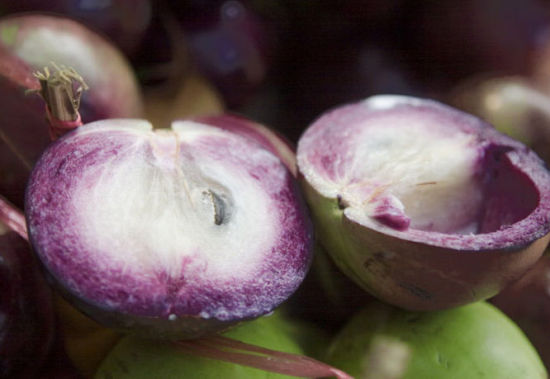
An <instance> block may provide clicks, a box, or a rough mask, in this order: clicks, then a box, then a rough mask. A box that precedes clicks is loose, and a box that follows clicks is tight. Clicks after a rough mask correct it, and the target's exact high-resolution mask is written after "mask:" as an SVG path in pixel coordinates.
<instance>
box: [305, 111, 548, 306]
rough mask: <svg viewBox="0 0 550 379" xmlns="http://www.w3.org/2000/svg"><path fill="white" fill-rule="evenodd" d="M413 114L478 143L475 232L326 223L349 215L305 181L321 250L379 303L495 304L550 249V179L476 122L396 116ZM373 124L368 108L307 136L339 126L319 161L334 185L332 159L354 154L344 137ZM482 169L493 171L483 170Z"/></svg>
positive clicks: (529, 157)
mask: <svg viewBox="0 0 550 379" xmlns="http://www.w3.org/2000/svg"><path fill="white" fill-rule="evenodd" d="M411 111H414V112H418V113H417V114H419V115H421V114H425V116H426V117H433V118H435V119H436V120H439V122H438V124H440V125H446V124H449V123H450V124H451V125H453V127H456V128H459V129H461V130H463V131H465V132H468V133H471V134H473V135H477V136H478V144H479V148H478V154H479V158H478V163H477V164H476V166H477V167H476V168H475V169H476V171H478V172H479V175H478V180H479V183H480V186H481V187H482V188H483V191H484V196H485V199H486V200H485V201H484V206H483V209H482V210H481V213H482V215H481V216H480V218H479V228H478V230H477V233H476V234H449V233H440V232H434V231H423V230H417V229H408V230H406V231H404V232H403V231H401V230H400V229H402V228H400V227H397V228H393V229H392V228H391V225H389V226H390V230H393V231H392V232H390V233H388V232H386V231H381V230H376V229H371V228H368V227H365V226H363V225H361V224H359V223H356V222H354V221H353V220H350V219H348V218H347V217H345V216H343V215H341V216H339V217H338V218H335V219H334V220H331V221H326V220H325V221H323V218H325V217H326V213H323V212H332V213H331V214H341V212H342V211H341V210H340V211H338V210H337V209H338V206H337V204H336V201H335V200H332V199H327V198H324V197H322V195H319V194H317V193H316V192H315V190H314V189H313V188H312V187H311V186H310V185H309V184H308V183H306V182H305V180H303V181H302V183H303V187H304V190H305V192H306V194H307V196H306V198H308V202H309V203H310V207H311V209H312V213H313V215H314V217H315V218H316V219H317V221H318V224H319V230H320V233H319V235H320V238H321V241H322V243H323V244H324V245H325V247H326V249H327V251H328V252H329V253H330V254H331V256H332V257H333V259H334V260H335V262H336V263H337V265H338V266H339V267H340V269H342V270H343V271H344V272H345V273H347V274H348V275H349V276H350V277H351V278H352V279H353V280H354V281H356V282H357V283H358V284H360V285H361V286H362V287H363V288H365V289H366V290H368V291H369V292H371V293H372V294H373V295H375V296H377V297H379V298H380V299H382V300H384V301H386V302H389V303H392V304H394V305H397V306H400V307H403V308H406V309H411V310H436V309H443V308H449V307H453V306H458V305H461V304H466V303H469V302H473V301H478V300H482V299H487V298H489V297H491V296H494V295H495V294H496V293H498V292H499V291H500V290H501V289H502V288H503V287H505V286H506V285H507V284H508V283H510V282H511V281H513V280H515V279H517V278H519V277H520V276H521V275H522V274H523V273H524V272H525V271H526V270H528V269H529V267H531V266H532V265H533V264H534V263H535V262H536V260H537V259H538V258H539V257H540V256H541V255H542V253H543V251H544V249H545V247H546V245H547V244H548V241H549V239H550V235H549V234H548V232H549V230H550V177H549V174H548V172H547V170H546V169H545V167H544V164H543V162H542V161H541V160H540V158H538V157H537V156H536V155H535V153H533V152H532V151H531V150H529V149H528V148H527V147H525V146H524V145H522V144H521V143H519V142H517V141H514V140H512V139H510V138H509V137H506V136H504V135H502V134H500V133H498V132H497V131H496V130H495V129H494V128H492V127H491V126H490V125H488V124H486V123H484V122H482V121H481V120H479V119H477V118H475V117H473V116H470V115H467V114H465V113H463V112H460V111H457V110H455V109H453V108H450V107H447V106H444V105H442V104H439V103H436V102H433V101H428V100H422V102H421V103H419V104H402V105H400V106H398V107H396V108H393V109H391V110H389V112H393V113H394V114H395V115H398V116H399V117H404V118H407V117H409V118H410V117H411V113H410V112H411ZM372 117H377V116H376V112H373V110H372V109H370V108H369V107H368V105H366V104H363V103H357V104H352V105H346V106H343V107H340V108H338V109H335V110H333V111H331V112H328V113H327V114H325V115H323V116H322V117H321V118H319V119H318V120H317V121H316V122H315V123H314V124H313V125H312V126H311V127H310V130H309V131H307V132H306V134H305V135H306V136H307V135H308V133H309V134H313V133H318V132H320V130H321V127H322V125H325V124H326V123H332V124H334V125H335V126H337V127H335V128H334V129H332V132H328V133H325V135H324V140H321V139H319V140H315V141H316V142H315V143H314V145H315V147H314V149H315V150H314V152H311V155H312V158H311V159H313V160H314V161H315V162H316V165H318V167H320V168H322V169H323V170H325V171H326V172H327V173H326V175H328V176H329V177H331V175H336V171H335V170H336V169H337V167H336V166H334V165H332V164H331V162H332V159H333V158H332V157H334V156H335V155H336V154H337V153H338V152H339V151H345V149H346V146H347V145H346V139H345V138H344V137H343V133H341V131H342V130H347V131H348V132H353V129H352V128H351V127H350V125H353V124H354V123H361V122H365V121H366V120H368V119H370V118H372ZM449 132H451V131H450V130H449ZM312 149H313V147H312ZM298 157H300V143H299V146H298ZM482 167H483V168H485V169H484V170H480V169H481V168H482ZM320 204H322V205H321V206H319V205H320ZM323 207H324V208H323ZM328 209H330V210H328ZM331 217H332V216H331ZM334 217H336V216H334ZM453 217H454V216H453ZM336 223H338V224H339V226H336ZM399 225H402V224H398V226H399ZM333 228H337V229H339V230H340V229H341V230H340V233H339V234H337V233H335V232H331V229H333ZM330 234H332V236H330V237H328V236H329V235H330ZM335 241H336V242H335ZM346 255H347V256H346Z"/></svg>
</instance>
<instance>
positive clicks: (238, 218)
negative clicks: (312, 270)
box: [26, 119, 312, 338]
mask: <svg viewBox="0 0 550 379" xmlns="http://www.w3.org/2000/svg"><path fill="white" fill-rule="evenodd" d="M26 213H27V223H28V228H29V235H30V239H31V242H32V244H33V246H34V249H35V251H36V253H37V254H38V256H39V257H40V259H41V261H42V262H43V264H44V265H45V267H46V269H47V271H48V272H49V274H50V276H51V279H52V280H53V282H54V283H56V284H57V286H58V287H59V288H60V289H61V291H62V292H63V293H64V294H65V296H66V297H67V298H69V299H70V300H71V301H72V302H73V303H74V304H75V305H76V306H77V307H78V308H80V309H81V310H82V311H83V312H84V313H86V314H88V315H89V316H91V317H92V318H95V319H96V320H97V321H99V322H101V323H103V324H104V325H107V326H111V327H115V328H118V329H122V330H126V331H133V332H138V333H140V334H142V335H147V336H154V337H156V338H159V337H160V338H191V337H197V336H200V335H203V334H206V333H209V332H214V331H219V330H222V329H225V328H227V327H228V326H230V325H232V324H234V323H235V322H237V321H240V320H245V319H252V318H255V317H257V316H260V315H262V314H266V313H269V312H271V311H272V310H273V309H274V308H275V307H276V306H278V305H279V304H280V303H281V302H283V301H284V300H285V299H286V298H288V297H289V296H290V295H291V294H292V293H293V292H294V290H295V289H296V288H297V287H298V285H299V284H300V283H301V281H302V280H303V278H304V276H305V274H306V271H307V269H308V267H309V263H310V259H311V257H310V255H311V235H312V230H311V226H310V222H309V219H308V216H307V213H306V211H305V206H304V204H303V202H302V201H301V197H300V194H299V191H298V187H297V185H296V183H295V180H294V177H293V176H292V174H291V173H290V172H289V171H288V169H287V168H286V166H285V165H284V164H283V163H281V161H280V160H279V158H277V156H275V155H274V154H273V153H271V152H270V151H268V150H267V149H265V148H264V147H263V146H262V145H260V144H258V143H256V142H255V141H253V140H252V139H248V138H245V137H243V136H241V135H237V134H234V133H230V132H228V131H226V130H222V129H221V128H217V127H214V126H212V125H206V124H202V123H197V122H192V121H178V122H174V123H173V125H172V129H170V130H168V129H157V130H153V129H152V126H151V124H149V123H148V122H146V121H142V120H122V119H119V120H116V119H115V120H107V121H98V122H95V123H91V124H87V125H84V126H82V127H80V128H78V129H77V130H75V131H74V132H72V133H69V134H67V135H66V136H64V137H62V138H60V139H59V140H58V141H56V142H55V143H54V144H52V145H51V146H50V147H49V148H48V149H47V150H46V152H45V153H44V154H43V156H42V157H41V159H40V160H39V162H38V163H37V165H36V167H35V169H34V171H33V173H32V175H31V179H30V182H29V186H28V188H27V196H26Z"/></svg>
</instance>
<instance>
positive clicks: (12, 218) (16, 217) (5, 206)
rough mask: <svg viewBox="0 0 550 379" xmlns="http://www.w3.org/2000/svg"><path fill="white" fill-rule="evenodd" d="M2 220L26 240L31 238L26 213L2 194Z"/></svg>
mask: <svg viewBox="0 0 550 379" xmlns="http://www.w3.org/2000/svg"><path fill="white" fill-rule="evenodd" d="M0 222H2V223H4V224H6V226H7V227H8V228H10V229H11V230H12V231H14V232H16V233H17V234H19V235H20V236H21V237H23V238H24V239H25V240H27V241H28V240H29V236H28V234H27V224H26V222H25V215H24V214H23V212H21V211H20V210H19V209H18V208H17V207H16V206H15V205H13V204H11V203H10V202H9V201H8V200H6V198H4V196H2V195H0Z"/></svg>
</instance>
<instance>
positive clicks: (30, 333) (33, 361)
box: [0, 232, 54, 378]
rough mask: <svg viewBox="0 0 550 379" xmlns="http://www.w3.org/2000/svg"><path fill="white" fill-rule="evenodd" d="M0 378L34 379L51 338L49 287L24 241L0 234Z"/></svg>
mask: <svg viewBox="0 0 550 379" xmlns="http://www.w3.org/2000/svg"><path fill="white" fill-rule="evenodd" d="M0 288H2V291H1V293H0V377H2V378H29V377H34V375H36V374H37V373H38V371H39V370H40V368H41V365H42V364H43V363H44V360H45V358H46V355H47V354H48V352H49V350H50V348H51V345H52V341H53V335H54V314H53V307H52V301H51V293H50V290H49V287H48V285H47V283H46V281H45V280H44V278H43V277H42V273H41V272H40V271H39V269H38V265H37V262H36V260H35V259H34V257H33V256H32V254H31V251H30V247H29V245H28V243H27V242H26V241H24V240H23V239H22V238H21V237H19V236H18V235H17V234H15V233H14V232H7V233H5V234H0Z"/></svg>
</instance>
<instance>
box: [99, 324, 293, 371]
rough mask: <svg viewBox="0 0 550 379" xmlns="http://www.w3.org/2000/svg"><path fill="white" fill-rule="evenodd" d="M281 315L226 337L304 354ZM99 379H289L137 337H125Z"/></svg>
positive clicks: (240, 329)
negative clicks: (198, 355) (194, 354)
mask: <svg viewBox="0 0 550 379" xmlns="http://www.w3.org/2000/svg"><path fill="white" fill-rule="evenodd" d="M287 323H288V321H287V320H286V319H283V318H282V317H280V316H279V315H277V314H275V315H273V316H264V317H261V318H259V319H256V320H254V321H249V322H246V323H243V324H242V325H241V326H238V327H236V328H234V329H232V330H230V331H228V332H226V333H224V334H223V335H224V336H225V337H229V338H233V339H236V340H238V341H242V342H246V343H249V344H254V345H257V346H261V347H265V348H268V349H273V350H278V351H284V352H287V353H294V354H303V351H302V349H301V348H300V347H299V345H298V344H297V342H295V341H294V339H293V338H292V334H291V333H290V331H291V330H292V329H291V328H288V327H287V326H285V325H286V324H287ZM95 378H96V379H107V378H108V379H119V378H131V379H140V378H143V379H151V378H156V379H172V378H186V379H193V378H196V379H210V378H211V379H219V378H224V379H232V378H235V379H241V378H260V379H262V378H272V379H275V378H288V376H285V375H280V374H275V373H272V372H267V371H263V370H259V369H254V368H250V367H246V366H241V365H237V364H233V363H227V362H222V361H219V360H214V359H207V358H201V357H197V356H193V355H189V354H186V353H184V352H183V351H182V350H180V349H178V348H177V347H176V346H175V345H172V344H170V343H167V342H162V341H153V340H145V339H141V338H138V337H134V336H128V337H125V338H123V339H122V340H121V341H120V343H119V344H117V345H116V346H115V347H114V349H113V350H112V351H111V353H110V354H109V355H108V356H107V357H106V358H105V360H104V361H103V362H102V364H101V366H100V367H99V369H98V371H97V373H96V376H95Z"/></svg>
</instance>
